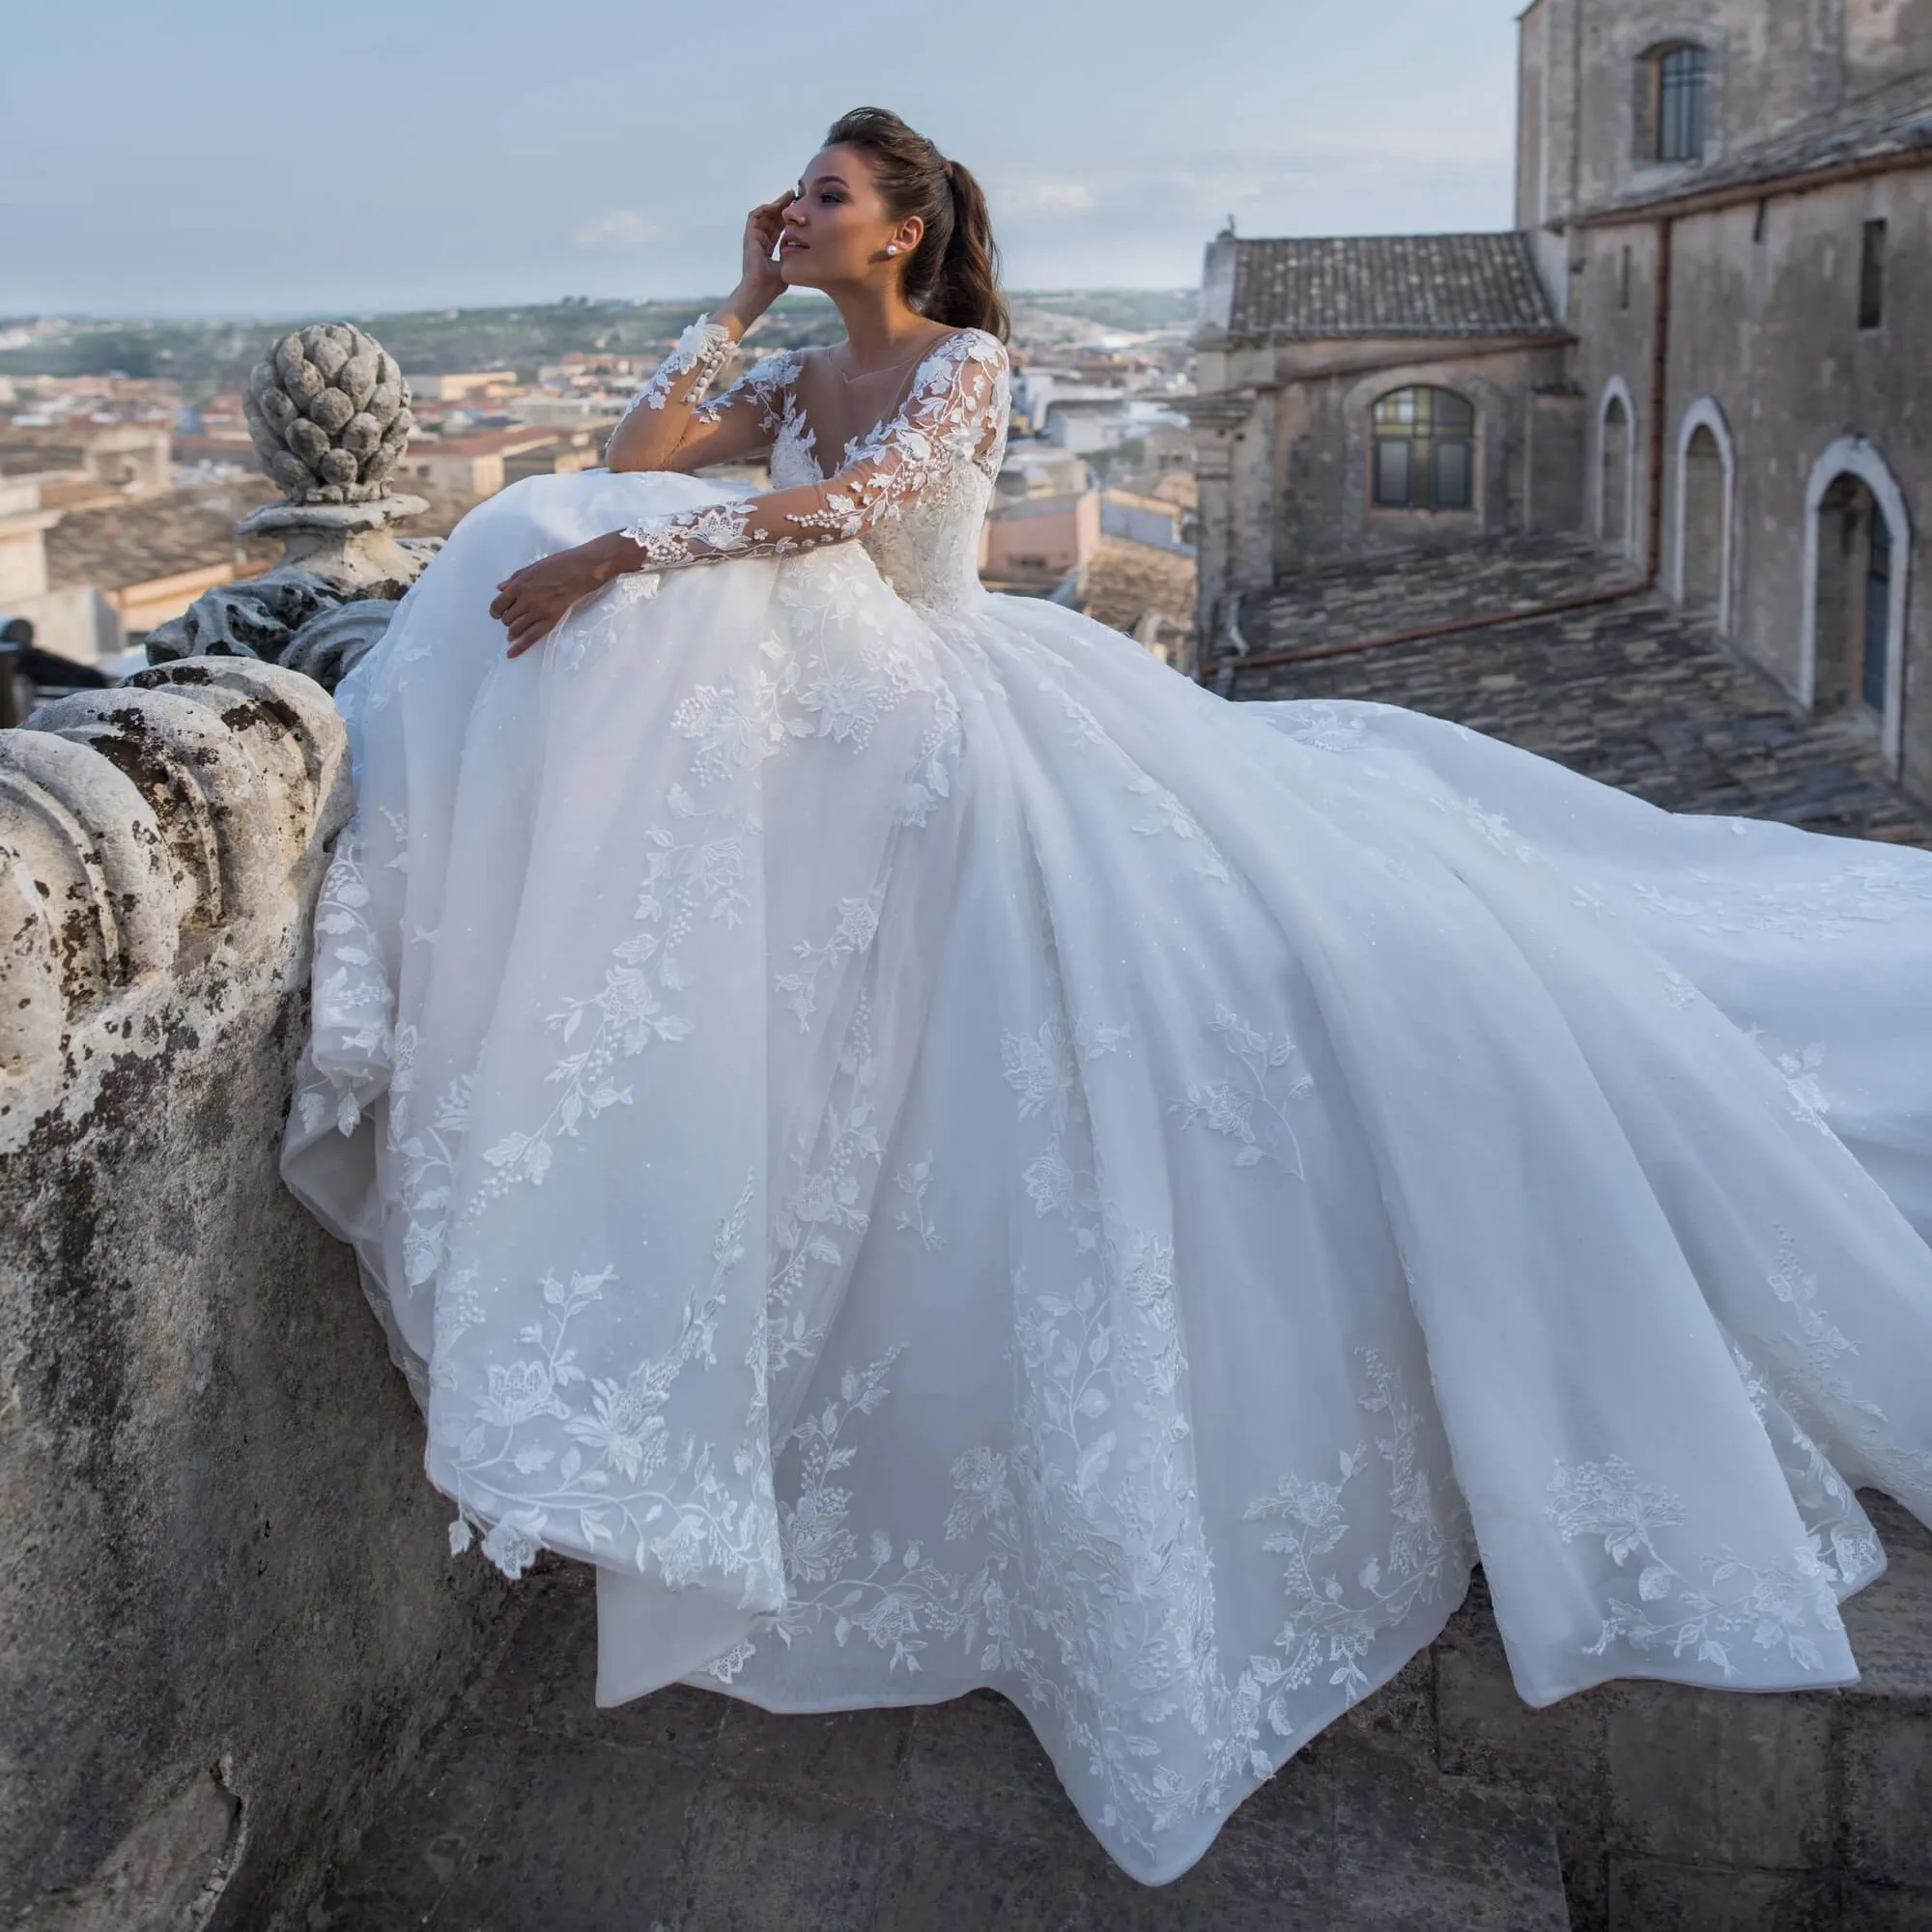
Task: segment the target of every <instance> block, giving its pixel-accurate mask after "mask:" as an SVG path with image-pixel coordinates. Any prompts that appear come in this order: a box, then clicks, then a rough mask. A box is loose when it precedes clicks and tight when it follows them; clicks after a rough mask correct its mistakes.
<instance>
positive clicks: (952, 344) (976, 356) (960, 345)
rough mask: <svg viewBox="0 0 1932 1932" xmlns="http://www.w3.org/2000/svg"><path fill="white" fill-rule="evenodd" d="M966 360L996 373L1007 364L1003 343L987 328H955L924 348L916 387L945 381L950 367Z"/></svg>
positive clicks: (950, 369)
mask: <svg viewBox="0 0 1932 1932" xmlns="http://www.w3.org/2000/svg"><path fill="white" fill-rule="evenodd" d="M968 363H975V364H978V365H979V366H980V368H981V369H985V370H990V371H992V372H993V373H994V374H995V375H997V374H999V373H1000V372H1001V371H1003V370H1004V369H1005V368H1006V367H1007V345H1006V344H1005V343H1004V342H1002V341H1001V340H1000V338H999V337H998V336H997V335H995V334H994V333H993V331H992V330H991V329H990V328H978V327H966V328H955V329H953V330H952V333H951V334H948V335H942V336H941V337H940V338H939V340H938V341H937V342H935V343H934V344H933V345H932V347H931V348H930V349H929V350H927V351H926V353H925V359H924V361H923V363H922V364H921V370H920V373H921V376H922V378H923V381H922V382H921V384H920V385H919V386H920V387H922V388H924V387H926V386H927V385H929V384H932V383H934V382H942V381H946V380H948V379H949V378H950V377H951V375H952V371H953V370H954V369H963V368H964V367H965V366H966V365H967V364H968Z"/></svg>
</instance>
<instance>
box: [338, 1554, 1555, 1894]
mask: <svg viewBox="0 0 1932 1932" xmlns="http://www.w3.org/2000/svg"><path fill="white" fill-rule="evenodd" d="M538 1589H539V1592H540V1594H539V1595H538V1597H537V1600H536V1602H535V1604H534V1605H533V1607H532V1608H531V1610H530V1611H529V1612H528V1614H527V1616H526V1620H525V1622H524V1624H523V1626H522V1627H521V1629H520V1630H519V1632H518V1634H517V1636H516V1638H515V1639H514V1641H513V1643H512V1645H511V1648H510V1650H509V1652H508V1653H507V1655H506V1657H505V1659H504V1662H503V1663H502V1665H501V1667H500V1668H499V1669H498V1671H497V1673H496V1674H495V1675H494V1676H493V1677H492V1678H490V1679H489V1680H487V1681H486V1682H484V1683H481V1684H479V1685H478V1686H477V1687H476V1690H475V1691H474V1693H473V1694H472V1695H471V1696H470V1697H469V1700H468V1701H467V1704H466V1706H465V1707H464V1708H463V1709H462V1710H461V1711H459V1713H458V1714H457V1715H456V1716H455V1717H454V1718H453V1719H451V1720H450V1721H449V1722H447V1723H446V1724H445V1725H444V1726H443V1727H442V1729H441V1731H440V1734H439V1735H438V1737H437V1738H436V1740H434V1742H433V1747H432V1748H431V1750H430V1751H429V1752H428V1754H427V1755H426V1756H425V1758H424V1760H423V1761H422V1762H421V1764H420V1765H419V1766H418V1768H417V1770H416V1772H415V1773H414V1775H413V1776H412V1777H411V1778H410V1779H409V1780H408V1782H407V1783H406V1785H405V1787H404V1788H403V1789H402V1790H401V1791H400V1792H399V1793H397V1794H396V1796H395V1798H394V1799H393V1800H392V1802H391V1803H390V1804H387V1805H386V1806H385V1807H384V1810H383V1813H382V1819H383V1822H382V1823H381V1825H380V1826H379V1827H378V1829H377V1830H375V1831H374V1832H372V1833H370V1834H369V1835H368V1836H367V1837H366V1838H365V1840H364V1841H363V1843H362V1844H361V1845H360V1846H359V1847H357V1848H355V1851H354V1853H353V1854H352V1855H351V1856H349V1857H348V1858H347V1859H346V1861H344V1863H343V1864H342V1866H341V1868H340V1876H339V1878H338V1881H337V1883H336V1884H335V1886H334V1888H333V1889H332V1891H331V1893H330V1895H329V1896H328V1898H327V1901H326V1902H325V1904H324V1905H323V1907H322V1908H320V1910H319V1911H318V1912H317V1913H316V1914H315V1915H314V1916H313V1917H312V1918H311V1920H310V1924H311V1927H312V1932H400V1928H402V1927H405V1926H424V1925H428V1926H433V1927H436V1928H439V1929H440V1932H537V1929H538V1928H541V1932H580V1928H581V1932H593V1928H594V1932H611V1928H617V1927H622V1928H624V1932H631V1928H636V1932H651V1928H663V1932H723V1928H731V1927H743V1928H747V1932H753V1928H755V1932H767V1928H776V1927H784V1928H786V1932H845V1928H852V1932H859V1928H866V1932H924V1928H931V1929H932V1932H941V1928H944V1932H974V1929H975V1928H985V1932H993V1928H999V1932H1030V1928H1042V1932H1043V1928H1047V1927H1055V1928H1064V1929H1065V1932H1074V1928H1094V1932H1100V1928H1103V1927H1104V1928H1107V1932H1116V1928H1121V1932H1194V1928H1199V1932H1208V1928H1211V1929H1212V1932H1264V1928H1265V1932H1283V1928H1289V1932H1404V1928H1415V1932H1422V1929H1423V1928H1435V1927H1442V1926H1451V1925H1453V1926H1456V1927H1458V1928H1463V1932H1563V1928H1565V1927H1566V1926H1567V1925H1568V1923H1569V1918H1568V1915H1567V1911H1566V1907H1565V1901H1564V1894H1563V1886H1562V1878H1561V1873H1560V1868H1559V1865H1558V1861H1557V1851H1556V1844H1555V1838H1554V1833H1553V1829H1552V1814H1551V1809H1550V1807H1549V1806H1548V1804H1545V1803H1544V1802H1543V1801H1541V1800H1540V1799H1538V1798H1536V1797H1535V1796H1533V1795H1530V1794H1524V1793H1521V1792H1517V1791H1510V1790H1492V1789H1489V1788H1486V1787H1485V1786H1484V1785H1483V1784H1482V1783H1481V1782H1480V1781H1479V1780H1477V1779H1475V1778H1471V1777H1445V1776H1442V1775H1441V1774H1440V1773H1439V1772H1438V1771H1437V1770H1436V1769H1435V1766H1434V1764H1432V1763H1430V1762H1429V1761H1428V1759H1427V1754H1426V1753H1425V1752H1422V1751H1418V1750H1417V1749H1416V1748H1414V1744H1415V1737H1414V1734H1413V1731H1412V1727H1411V1730H1410V1731H1408V1732H1404V1731H1401V1730H1399V1729H1393V1728H1390V1727H1388V1726H1387V1725H1385V1724H1380V1723H1369V1724H1364V1725H1361V1726H1337V1727H1334V1728H1332V1729H1331V1730H1330V1731H1329V1732H1328V1733H1327V1734H1325V1735H1324V1736H1323V1737H1321V1738H1320V1739H1317V1740H1316V1741H1315V1742H1314V1743H1313V1744H1312V1745H1311V1746H1310V1747H1308V1748H1307V1749H1306V1750H1305V1751H1303V1752H1302V1753H1300V1754H1299V1755H1297V1756H1296V1757H1295V1758H1293V1759H1292V1760H1291V1761H1290V1763H1289V1764H1288V1765H1287V1766H1286V1767H1285V1768H1284V1770H1283V1771H1282V1772H1281V1774H1280V1775H1279V1776H1276V1777H1275V1778H1274V1779H1272V1780H1271V1781H1270V1782H1269V1783H1268V1784H1266V1785H1265V1786H1264V1787H1263V1789H1262V1790H1261V1791H1259V1792H1257V1793H1256V1794H1255V1795H1254V1796H1253V1797H1252V1798H1251V1799H1250V1800H1249V1801H1248V1802H1247V1803H1246V1804H1243V1805H1242V1806H1241V1807H1240V1809H1239V1810H1238V1811H1237V1812H1236V1815H1235V1816H1234V1818H1233V1819H1231V1820H1230V1821H1229V1823H1228V1825H1227V1826H1226V1828H1225V1829H1224V1830H1223V1831H1222V1833H1220V1835H1219V1836H1218V1837H1217V1838H1216V1840H1215V1841H1214V1843H1213V1845H1212V1846H1211V1847H1210V1848H1209V1850H1208V1855H1207V1856H1206V1857H1205V1858H1204V1859H1203V1860H1202V1861H1201V1862H1200V1863H1199V1864H1197V1865H1196V1866H1195V1867H1194V1868H1193V1869H1192V1870H1190V1871H1188V1872H1186V1873H1184V1874H1183V1875H1182V1876H1181V1877H1180V1878H1179V1879H1178V1880H1176V1881H1175V1882H1174V1883H1173V1884H1171V1885H1167V1886H1161V1887H1154V1888H1150V1887H1146V1886H1141V1885H1138V1884H1136V1883H1135V1882H1134V1881H1133V1880H1131V1879H1129V1878H1127V1877H1125V1876H1124V1875H1123V1874H1122V1872H1121V1871H1120V1870H1119V1869H1118V1867H1116V1866H1115V1865H1114V1864H1113V1862H1112V1861H1110V1860H1109V1859H1108V1858H1107V1857H1106V1855H1105V1854H1104V1853H1103V1852H1102V1851H1101V1850H1100V1848H1099V1847H1098V1845H1097V1844H1096V1843H1095V1842H1094V1838H1093V1837H1092V1835H1091V1834H1090V1833H1088V1831H1087V1829H1086V1827H1085V1826H1084V1825H1083V1824H1082V1823H1081V1822H1080V1820H1079V1818H1078V1817H1077V1815H1076V1814H1075V1813H1074V1810H1073V1807H1072V1805H1071V1804H1069V1803H1068V1801H1067V1799H1066V1795H1065V1791H1064V1790H1063V1789H1062V1788H1061V1785H1060V1782H1059V1779H1058V1777H1057V1776H1055V1774H1054V1771H1053V1768H1052V1765H1051V1764H1050V1762H1049V1761H1048V1759H1047V1758H1046V1755H1045V1753H1044V1752H1043V1751H1042V1750H1041V1749H1040V1747H1039V1746H1038V1744H1037V1742H1036V1740H1035V1738H1034V1736H1033V1733H1032V1731H1031V1729H1030V1728H1029V1727H1028V1725H1027V1723H1026V1721H1025V1719H1023V1718H1022V1717H1021V1715H1020V1714H1019V1712H1018V1711H1017V1710H1015V1709H1014V1708H1013V1706H1012V1705H1010V1704H1009V1703H1008V1702H1007V1701H1006V1700H1005V1699H1003V1698H1000V1697H997V1696H995V1695H993V1694H991V1693H990V1692H976V1693H974V1694H973V1695H971V1696H967V1697H962V1698H958V1699H955V1700H954V1701H952V1702H951V1703H947V1704H939V1705H932V1706H927V1707H924V1708H923V1709H920V1710H918V1711H911V1710H895V1711H869V1712H853V1713H847V1714H843V1715H839V1716H836V1717H796V1718H776V1717H772V1716H770V1715H768V1714H767V1713H764V1712H761V1711H758V1710H756V1709H754V1708H753V1707H752V1706H749V1705H746V1704H743V1703H741V1702H737V1701H735V1700H733V1699H730V1698H726V1697H725V1696H722V1695H717V1694H712V1693H708V1692H704V1691H699V1690H689V1689H685V1688H683V1687H677V1688H673V1689H671V1690H666V1691H663V1692H660V1693H658V1694H657V1695H655V1696H652V1697H647V1698H640V1699H639V1700H637V1701H636V1702H634V1703H632V1704H628V1705H625V1706H623V1707H621V1708H619V1709H617V1710H614V1711H599V1710H597V1709H596V1707H595V1704H594V1702H593V1699H592V1671H593V1667H594V1642H595V1599H594V1594H593V1592H592V1590H591V1589H590V1587H589V1586H588V1577H587V1576H586V1575H585V1574H584V1573H583V1572H582V1571H581V1570H579V1569H577V1568H576V1567H575V1566H571V1567H564V1568H559V1569H557V1570H555V1571H554V1572H553V1573H551V1574H550V1575H548V1576H547V1577H544V1578H543V1579H542V1581H541V1583H540V1584H539V1585H538ZM1382 1715H1383V1717H1386V1715H1387V1713H1386V1712H1384V1713H1383V1714H1382Z"/></svg>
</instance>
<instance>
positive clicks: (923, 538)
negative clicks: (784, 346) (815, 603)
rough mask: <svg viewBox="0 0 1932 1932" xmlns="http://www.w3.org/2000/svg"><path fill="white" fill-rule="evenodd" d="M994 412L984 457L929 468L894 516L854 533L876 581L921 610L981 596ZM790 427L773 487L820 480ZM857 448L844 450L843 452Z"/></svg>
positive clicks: (776, 450)
mask: <svg viewBox="0 0 1932 1932" xmlns="http://www.w3.org/2000/svg"><path fill="white" fill-rule="evenodd" d="M1003 386H1004V385H1003ZM998 413H999V419H1000V423H1001V430H1000V434H999V435H998V436H997V437H996V439H995V440H994V443H993V446H992V448H991V449H990V450H989V451H988V452H987V454H986V455H984V456H968V457H966V458H964V459H963V460H957V461H954V460H945V461H942V462H940V463H938V464H936V465H934V466H933V468H932V469H931V471H930V473H929V474H928V475H927V477H926V479H925V481H924V482H923V484H921V485H920V487H919V488H918V489H916V490H915V491H913V492H912V494H910V495H909V496H907V497H903V498H902V499H901V500H900V501H899V503H898V504H897V505H896V506H895V512H894V514H893V515H891V516H889V517H881V518H878V519H877V520H875V521H874V522H872V523H870V524H868V525H867V526H866V527H865V528H864V529H862V530H861V531H860V533H859V541H860V543H861V544H863V545H864V546H865V548H866V551H867V554H869V555H870V557H871V559H872V561H873V562H874V563H875V564H876V565H877V566H878V570H879V575H880V576H881V577H883V578H884V579H885V580H886V582H888V583H889V584H891V585H892V587H893V588H894V590H895V591H896V592H897V593H898V595H899V596H900V597H902V598H903V599H904V600H905V601H906V602H907V603H908V604H911V605H914V606H916V607H918V608H919V609H921V610H923V611H944V610H948V609H951V608H953V607H955V606H957V605H959V604H961V603H965V602H968V601H970V600H972V599H974V598H978V597H981V596H983V595H984V594H985V592H984V591H983V590H982V589H981V588H980V525H981V524H983V523H984V522H985V520H986V509H987V506H988V505H989V504H990V503H991V501H992V499H993V478H994V477H995V476H997V475H998V474H999V469H1000V457H1001V454H1002V452H1003V450H1004V448H1005V445H1006V433H1005V422H1006V411H1005V409H1004V407H1002V408H1001V410H1000V411H999V412H998ZM792 421H793V423H794V424H796V425H798V428H797V430H796V431H795V432H794V433H790V434H787V435H784V436H782V437H781V438H780V439H779V440H777V441H776V442H774V444H773V445H772V458H771V466H772V483H773V485H774V487H775V488H784V487H786V486H796V485H798V484H810V483H812V482H816V481H821V480H823V479H822V474H821V472H820V470H819V467H818V460H817V458H816V456H815V455H814V454H813V453H812V445H811V433H810V431H809V430H806V429H804V428H803V418H802V417H801V416H800V415H799V414H798V413H797V412H793V415H792ZM875 434H876V432H875ZM867 440H869V439H867ZM855 447H856V445H855V444H852V443H848V444H847V445H846V448H847V449H848V451H849V450H851V449H853V448H855ZM948 456H949V459H950V457H951V452H948Z"/></svg>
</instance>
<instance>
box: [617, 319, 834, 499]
mask: <svg viewBox="0 0 1932 1932" xmlns="http://www.w3.org/2000/svg"><path fill="white" fill-rule="evenodd" d="M732 341H733V338H732V336H731V333H730V331H729V330H728V329H727V328H726V327H725V326H724V324H723V323H718V322H713V321H712V320H711V318H710V317H709V316H708V315H700V316H699V317H698V318H697V319H696V321H695V322H694V323H692V324H691V326H690V327H688V328H686V329H685V331H684V333H683V334H682V335H680V336H679V337H678V339H677V341H676V343H675V345H674V346H673V347H672V348H671V350H670V352H669V354H668V355H666V356H665V358H664V360H663V361H662V362H660V363H659V364H658V366H657V367H656V368H655V369H654V370H653V371H652V372H651V374H650V377H649V379H648V380H647V381H646V382H645V384H644V385H643V387H642V388H640V389H639V391H638V393H637V394H636V395H635V396H633V397H632V398H631V401H630V405H629V407H628V408H627V409H626V410H625V412H624V413H623V415H622V417H620V418H619V420H618V422H617V426H616V427H615V428H614V429H613V430H612V431H611V436H610V439H609V440H608V441H607V442H606V444H605V460H606V462H607V463H608V464H609V465H610V467H611V469H618V470H628V469H680V470H690V469H700V468H702V467H703V466H704V465H705V464H707V463H725V462H730V461H732V460H734V459H736V458H739V457H744V456H751V455H753V454H755V453H757V452H758V451H760V450H764V449H769V448H770V447H771V443H772V438H773V437H774V435H775V434H776V433H777V430H778V424H779V413H778V412H779V398H780V396H781V392H782V390H783V388H784V385H785V384H786V383H788V382H789V381H790V378H791V373H792V369H793V367H794V366H795V364H796V362H797V356H796V355H794V354H793V353H792V352H790V351H781V352H780V353H779V354H778V355H767V356H765V357H763V358H762V359H761V360H760V361H758V362H756V363H755V364H753V367H752V368H750V369H749V370H747V371H746V372H745V374H744V375H742V376H740V377H739V378H738V380H737V381H736V382H735V383H733V384H731V386H730V387H729V388H728V389H726V390H725V393H724V394H723V395H722V396H717V397H714V398H712V400H710V401H709V402H706V401H705V400H704V395H705V391H706V390H707V389H709V388H710V386H711V384H712V381H713V379H714V378H715V377H716V376H717V374H718V370H719V368H720V366H721V365H722V364H723V363H724V361H725V357H726V356H727V355H729V354H730V353H731V348H732Z"/></svg>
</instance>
